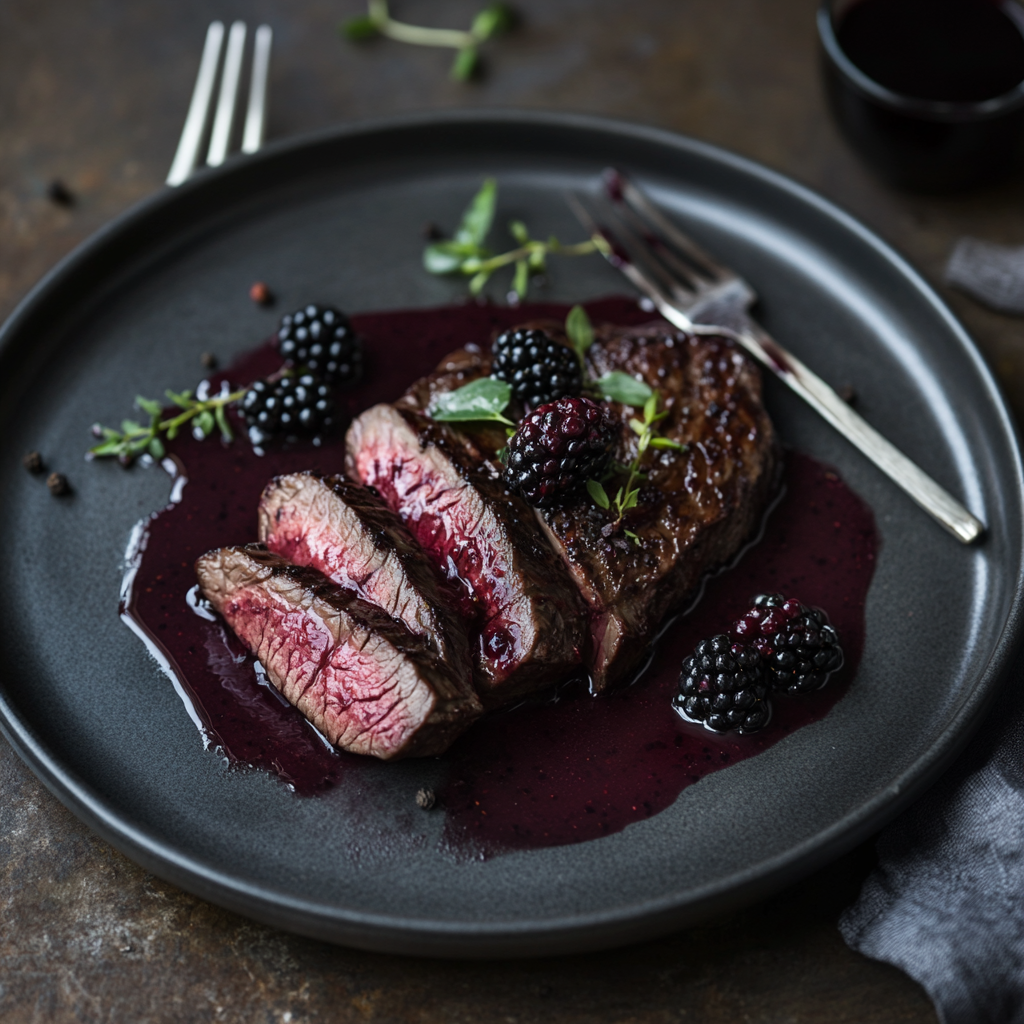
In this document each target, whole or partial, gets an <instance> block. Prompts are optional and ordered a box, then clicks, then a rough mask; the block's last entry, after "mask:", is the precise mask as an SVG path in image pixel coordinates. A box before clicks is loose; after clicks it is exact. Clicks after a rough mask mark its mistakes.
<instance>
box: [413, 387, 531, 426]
mask: <svg viewBox="0 0 1024 1024" xmlns="http://www.w3.org/2000/svg"><path fill="white" fill-rule="evenodd" d="M511 398H512V389H511V388H510V387H509V386H508V384H506V383H505V381H503V380H495V379H494V378H493V377H481V378H480V379H479V380H474V381H471V382H470V383H469V384H466V385H465V386H463V387H461V388H457V389H456V390H455V391H446V392H445V393H444V394H441V395H438V397H437V400H436V401H435V402H434V405H433V408H432V409H431V410H430V415H431V416H432V417H433V418H434V419H435V420H439V421H441V422H443V423H460V422H469V421H472V420H498V421H500V422H501V423H508V424H509V425H512V421H511V420H509V419H506V418H505V417H504V416H502V413H503V412H504V411H505V409H506V407H507V406H508V403H509V401H510V400H511Z"/></svg>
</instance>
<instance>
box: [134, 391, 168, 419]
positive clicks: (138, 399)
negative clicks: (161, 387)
mask: <svg viewBox="0 0 1024 1024" xmlns="http://www.w3.org/2000/svg"><path fill="white" fill-rule="evenodd" d="M135 404H136V405H137V406H138V407H139V408H140V409H141V410H142V411H143V412H144V413H148V414H149V415H150V416H159V415H160V413H162V412H163V408H162V407H161V405H160V403H159V402H154V401H153V399H152V398H143V397H142V396H141V395H136V396H135Z"/></svg>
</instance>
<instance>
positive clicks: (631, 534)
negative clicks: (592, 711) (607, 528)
mask: <svg viewBox="0 0 1024 1024" xmlns="http://www.w3.org/2000/svg"><path fill="white" fill-rule="evenodd" d="M622 532H623V533H624V534H625V535H626V536H627V537H628V538H629V539H630V540H631V541H632V542H633V543H634V544H636V546H637V547H639V546H640V538H639V537H638V536H637V535H636V534H635V533H634V532H633V531H632V530H623V531H622Z"/></svg>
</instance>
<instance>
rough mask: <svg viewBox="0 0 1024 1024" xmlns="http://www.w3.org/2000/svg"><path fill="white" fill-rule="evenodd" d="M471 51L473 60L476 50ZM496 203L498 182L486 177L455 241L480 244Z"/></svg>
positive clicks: (491, 218)
mask: <svg viewBox="0 0 1024 1024" xmlns="http://www.w3.org/2000/svg"><path fill="white" fill-rule="evenodd" d="M465 52H466V51H465V50H461V51H460V52H459V56H458V57H456V63H458V61H459V59H460V58H461V57H462V54H463V53H465ZM471 52H472V53H473V57H474V60H475V58H476V51H475V50H474V51H471ZM497 203H498V183H497V182H496V181H495V180H494V178H487V179H486V180H485V181H484V183H483V185H482V186H481V187H480V191H479V192H477V194H476V195H475V196H474V197H473V199H472V202H470V204H469V206H468V207H466V212H465V213H464V214H463V215H462V223H461V224H460V225H459V230H458V231H456V232H455V241H456V242H459V243H461V244H462V245H473V246H476V247H477V248H479V247H480V246H482V245H483V244H484V241H485V239H486V238H487V233H488V232H489V231H490V230H491V224H492V223H493V222H494V208H495V206H496V205H497Z"/></svg>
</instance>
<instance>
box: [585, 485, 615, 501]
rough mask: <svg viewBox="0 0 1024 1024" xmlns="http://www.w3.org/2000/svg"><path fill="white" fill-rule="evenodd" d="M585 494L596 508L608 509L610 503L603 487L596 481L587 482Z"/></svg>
mask: <svg viewBox="0 0 1024 1024" xmlns="http://www.w3.org/2000/svg"><path fill="white" fill-rule="evenodd" d="M587 494H589V495H590V497H591V498H592V499H593V500H594V504H595V505H597V507H598V508H610V507H611V502H610V501H609V500H608V492H607V491H606V490H605V489H604V486H603V485H602V484H601V482H600V481H598V480H588V481H587Z"/></svg>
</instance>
